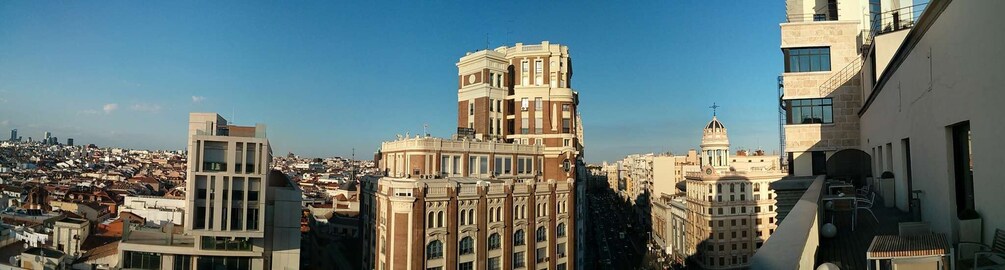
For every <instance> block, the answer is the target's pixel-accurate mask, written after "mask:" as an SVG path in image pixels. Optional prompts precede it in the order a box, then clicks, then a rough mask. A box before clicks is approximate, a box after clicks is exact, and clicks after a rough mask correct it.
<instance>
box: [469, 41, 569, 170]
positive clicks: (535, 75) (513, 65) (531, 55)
mask: <svg viewBox="0 0 1005 270" xmlns="http://www.w3.org/2000/svg"><path fill="white" fill-rule="evenodd" d="M457 75H458V86H457V87H458V90H457V127H458V128H460V129H464V128H469V129H473V133H474V134H475V136H476V137H478V138H481V139H486V140H491V139H497V140H502V141H506V142H518V143H521V144H529V145H544V146H545V151H544V159H545V161H544V162H545V167H546V168H557V167H562V168H565V169H564V170H545V172H544V173H545V174H544V175H543V176H544V179H565V178H575V170H572V169H571V167H572V166H573V165H574V164H576V159H577V158H578V157H579V156H580V153H581V152H582V150H583V142H582V141H581V140H580V138H581V137H582V136H581V135H582V134H581V132H582V131H581V129H580V128H579V127H580V123H579V118H578V117H577V115H578V112H579V111H578V108H577V106H578V105H579V93H577V92H576V91H574V90H573V89H572V83H571V82H572V81H571V79H572V58H571V57H570V56H569V48H568V47H566V46H562V45H559V44H551V43H549V42H547V41H545V42H542V43H541V44H535V45H524V44H522V43H517V44H516V46H513V47H505V46H503V47H499V48H496V49H494V50H483V51H478V52H473V53H468V54H467V55H465V56H464V57H461V59H460V61H458V62H457Z"/></svg>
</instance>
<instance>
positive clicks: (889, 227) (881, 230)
mask: <svg viewBox="0 0 1005 270" xmlns="http://www.w3.org/2000/svg"><path fill="white" fill-rule="evenodd" d="M779 182H783V181H779ZM776 183H778V182H776ZM835 183H840V182H836V181H832V180H831V179H828V180H824V176H820V177H818V178H816V179H814V180H813V181H812V182H811V183H810V184H809V186H808V187H807V188H806V191H805V192H804V193H803V194H802V196H801V197H800V198H799V200H798V201H797V202H796V203H795V205H794V206H792V207H791V209H787V211H786V213H787V214H786V215H785V217H784V219H783V220H780V221H779V225H778V228H777V229H776V230H775V232H774V233H772V234H771V237H770V238H768V240H767V241H766V242H765V243H764V245H763V246H761V247H760V248H758V249H757V252H756V253H754V256H753V258H751V269H816V267H817V266H819V265H821V264H824V263H831V264H834V265H836V266H838V267H839V268H840V269H868V262H867V260H866V254H867V251H868V249H869V247H870V244H871V243H872V241H873V238H874V237H875V236H877V235H896V234H897V233H898V231H897V227H898V224H900V223H901V222H905V221H910V220H911V217H910V216H909V215H908V214H905V213H903V212H900V211H899V210H897V209H896V208H886V207H883V206H882V204H881V202H882V198H875V199H874V200H876V202H877V203H876V204H875V206H873V207H871V208H870V210H871V211H872V212H873V213H875V219H874V218H873V216H872V215H870V213H869V212H867V211H866V210H864V209H860V208H859V207H857V206H858V205H857V204H851V203H847V201H843V202H844V203H842V201H841V200H840V199H839V200H834V198H835V195H832V194H829V193H830V192H828V191H829V190H831V191H833V190H834V189H833V188H832V187H834V186H835ZM790 184H792V183H790ZM775 185H776V184H772V188H775V189H779V187H775ZM790 186H791V185H790ZM781 189H785V188H781ZM867 189H868V188H867ZM845 192H856V191H855V190H854V188H851V190H846V191H845ZM847 196H850V197H844V198H848V199H852V200H856V201H857V200H858V198H856V197H855V195H847ZM778 208H780V209H781V208H783V207H782V206H779V207H778ZM856 212H859V213H858V215H857V216H856ZM827 223H831V224H833V225H834V228H836V229H835V230H834V231H833V233H834V235H833V236H831V237H827V235H826V234H827V233H830V232H827V233H825V232H824V231H825V229H823V228H824V225H825V224H827ZM829 226H830V225H828V227H829Z"/></svg>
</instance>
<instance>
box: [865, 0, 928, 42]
mask: <svg viewBox="0 0 1005 270" xmlns="http://www.w3.org/2000/svg"><path fill="white" fill-rule="evenodd" d="M926 7H928V3H921V4H917V5H913V6H909V7H902V8H898V9H894V10H889V11H885V12H882V13H878V14H871V16H872V18H873V20H872V27H871V28H872V29H871V30H872V31H874V35H873V36H875V35H879V34H883V33H888V32H893V31H897V30H901V29H907V28H911V27H914V24H915V23H917V22H918V19H919V18H921V13H922V12H924V11H925V8H926Z"/></svg>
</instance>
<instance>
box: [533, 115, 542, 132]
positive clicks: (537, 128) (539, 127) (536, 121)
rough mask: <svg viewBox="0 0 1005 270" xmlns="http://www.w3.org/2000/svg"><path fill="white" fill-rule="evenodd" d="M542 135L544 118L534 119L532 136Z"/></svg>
mask: <svg viewBox="0 0 1005 270" xmlns="http://www.w3.org/2000/svg"><path fill="white" fill-rule="evenodd" d="M542 133H544V118H541V117H538V118H534V134H542Z"/></svg>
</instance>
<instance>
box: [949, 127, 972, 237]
mask: <svg viewBox="0 0 1005 270" xmlns="http://www.w3.org/2000/svg"><path fill="white" fill-rule="evenodd" d="M950 128H951V129H952V133H953V134H952V136H953V142H952V144H953V154H952V155H953V172H954V173H953V176H954V182H955V184H956V215H957V216H958V217H959V218H961V219H962V218H967V217H966V216H967V215H969V213H975V212H974V210H975V209H976V206H975V204H974V162H973V160H972V159H971V158H972V157H973V156H972V154H971V149H972V148H971V147H972V142H971V137H970V136H971V133H970V121H965V122H963V123H959V124H956V125H953V126H951V127H950Z"/></svg>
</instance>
